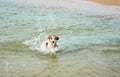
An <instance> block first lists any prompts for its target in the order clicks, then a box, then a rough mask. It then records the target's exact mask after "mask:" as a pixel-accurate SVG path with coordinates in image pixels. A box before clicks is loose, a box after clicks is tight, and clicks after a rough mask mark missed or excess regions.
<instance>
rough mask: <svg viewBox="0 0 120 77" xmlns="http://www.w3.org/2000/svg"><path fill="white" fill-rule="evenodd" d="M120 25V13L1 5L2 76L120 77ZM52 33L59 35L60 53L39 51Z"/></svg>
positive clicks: (0, 49)
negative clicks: (52, 53) (53, 53)
mask: <svg viewBox="0 0 120 77" xmlns="http://www.w3.org/2000/svg"><path fill="white" fill-rule="evenodd" d="M119 8H120V7H118V10H119ZM119 21H120V13H116V14H107V15H106V14H103V13H101V14H100V13H99V14H98V13H97V12H96V14H95V13H94V14H93V13H91V12H90V13H87V12H86V11H83V10H80V11H78V10H68V9H58V8H47V7H34V6H23V5H20V4H17V3H14V2H13V3H12V2H11V3H10V2H4V1H1V3H0V69H1V70H0V77H119V76H120V22H119ZM48 35H58V36H59V37H60V40H59V41H58V44H59V47H60V48H61V51H60V52H58V53H57V54H56V55H49V54H47V55H45V54H43V53H41V52H40V50H39V49H38V48H39V46H40V44H41V43H42V42H43V41H45V40H46V39H47V36H48Z"/></svg>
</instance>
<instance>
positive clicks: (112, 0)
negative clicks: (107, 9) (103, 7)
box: [91, 0, 120, 6]
mask: <svg viewBox="0 0 120 77" xmlns="http://www.w3.org/2000/svg"><path fill="white" fill-rule="evenodd" d="M91 1H94V2H98V3H102V4H107V5H116V6H120V0H91Z"/></svg>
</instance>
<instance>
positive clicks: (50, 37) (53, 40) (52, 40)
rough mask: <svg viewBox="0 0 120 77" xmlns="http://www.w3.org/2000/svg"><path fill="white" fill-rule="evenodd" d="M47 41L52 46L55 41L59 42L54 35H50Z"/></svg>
mask: <svg viewBox="0 0 120 77" xmlns="http://www.w3.org/2000/svg"><path fill="white" fill-rule="evenodd" d="M48 39H49V40H50V42H51V43H52V44H56V42H57V40H59V37H58V36H55V35H51V36H49V37H48Z"/></svg>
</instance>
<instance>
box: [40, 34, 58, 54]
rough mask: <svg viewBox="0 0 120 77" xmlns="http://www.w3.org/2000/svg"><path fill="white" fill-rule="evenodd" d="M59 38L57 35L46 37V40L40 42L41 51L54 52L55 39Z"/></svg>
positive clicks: (56, 47) (55, 47)
mask: <svg viewBox="0 0 120 77" xmlns="http://www.w3.org/2000/svg"><path fill="white" fill-rule="evenodd" d="M58 40H59V37H58V36H55V35H51V36H49V37H48V41H45V42H44V43H42V44H41V46H40V48H41V51H43V52H45V53H56V51H58V50H59V49H58V45H57V41H58Z"/></svg>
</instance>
